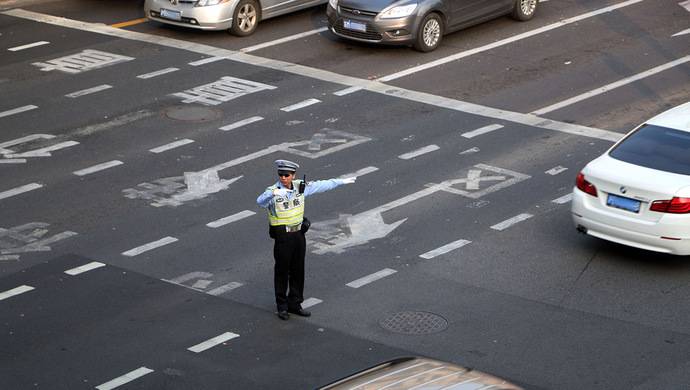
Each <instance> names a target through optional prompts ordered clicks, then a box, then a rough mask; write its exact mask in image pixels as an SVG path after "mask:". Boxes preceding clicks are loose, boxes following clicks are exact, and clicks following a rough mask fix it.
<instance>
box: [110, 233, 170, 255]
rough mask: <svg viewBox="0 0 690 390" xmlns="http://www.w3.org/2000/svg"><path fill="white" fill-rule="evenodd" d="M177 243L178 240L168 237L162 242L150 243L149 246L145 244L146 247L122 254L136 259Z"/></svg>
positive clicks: (142, 246) (139, 247)
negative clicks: (151, 251)
mask: <svg viewBox="0 0 690 390" xmlns="http://www.w3.org/2000/svg"><path fill="white" fill-rule="evenodd" d="M175 241H177V238H175V237H170V236H167V237H163V238H161V239H160V240H157V241H153V242H149V243H148V244H144V245H141V246H138V247H136V248H133V249H130V250H128V251H126V252H122V254H123V255H124V256H129V257H134V256H138V255H140V254H142V253H144V252H148V251H150V250H154V249H156V248H160V247H162V246H165V245H168V244H172V243H173V242H175Z"/></svg>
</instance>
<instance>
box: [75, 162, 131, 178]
mask: <svg viewBox="0 0 690 390" xmlns="http://www.w3.org/2000/svg"><path fill="white" fill-rule="evenodd" d="M122 164H124V163H123V162H122V161H120V160H113V161H107V162H104V163H100V164H96V165H94V166H92V167H88V168H84V169H80V170H78V171H74V172H72V173H74V174H75V175H77V176H86V175H90V174H92V173H96V172H100V171H103V170H106V169H110V168H112V167H116V166H118V165H122Z"/></svg>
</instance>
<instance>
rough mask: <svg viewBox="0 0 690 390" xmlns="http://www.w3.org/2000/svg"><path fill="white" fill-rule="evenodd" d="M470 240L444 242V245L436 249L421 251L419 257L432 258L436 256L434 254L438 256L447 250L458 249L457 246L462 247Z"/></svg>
mask: <svg viewBox="0 0 690 390" xmlns="http://www.w3.org/2000/svg"><path fill="white" fill-rule="evenodd" d="M471 242H472V241H467V240H457V241H453V242H451V243H449V244H446V245H444V246H442V247H439V248H436V249H434V250H432V251H429V252H426V253H423V254H421V255H419V257H421V258H422V259H433V258H434V257H436V256H439V255H442V254H445V253H448V252H450V251H454V250H456V249H458V248H462V247H463V246H465V245H467V244H469V243H471Z"/></svg>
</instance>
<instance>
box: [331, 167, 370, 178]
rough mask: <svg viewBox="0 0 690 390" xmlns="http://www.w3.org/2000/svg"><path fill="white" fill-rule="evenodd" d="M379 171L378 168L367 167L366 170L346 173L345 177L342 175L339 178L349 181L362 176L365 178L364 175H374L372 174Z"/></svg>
mask: <svg viewBox="0 0 690 390" xmlns="http://www.w3.org/2000/svg"><path fill="white" fill-rule="evenodd" d="M378 170H379V169H378V168H376V167H366V168H362V169H360V170H358V171H356V172H352V173H346V174H344V175H340V176H338V179H348V178H351V177H360V176H364V175H366V174H369V173H372V172H376V171H378Z"/></svg>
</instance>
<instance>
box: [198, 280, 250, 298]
mask: <svg viewBox="0 0 690 390" xmlns="http://www.w3.org/2000/svg"><path fill="white" fill-rule="evenodd" d="M242 286H243V284H242V283H240V282H230V283H228V284H224V285H222V286H220V287H216V288H214V289H212V290H209V291H207V292H206V294H209V295H215V296H218V295H222V294H225V293H226V292H228V291H232V290H234V289H236V288H239V287H242Z"/></svg>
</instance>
